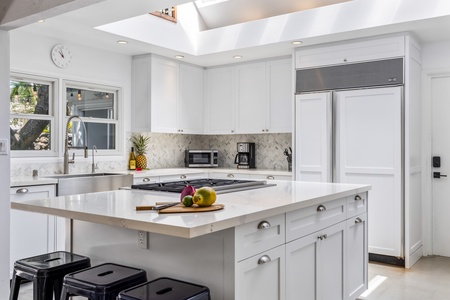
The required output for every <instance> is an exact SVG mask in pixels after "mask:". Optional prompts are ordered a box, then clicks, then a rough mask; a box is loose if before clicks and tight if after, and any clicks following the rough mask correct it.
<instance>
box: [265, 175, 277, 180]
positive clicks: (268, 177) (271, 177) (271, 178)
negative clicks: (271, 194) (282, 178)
mask: <svg viewBox="0 0 450 300" xmlns="http://www.w3.org/2000/svg"><path fill="white" fill-rule="evenodd" d="M266 178H267V179H270V180H274V179H275V177H273V176H272V175H269V176H267V177H266Z"/></svg>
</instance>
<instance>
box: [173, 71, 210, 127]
mask: <svg viewBox="0 0 450 300" xmlns="http://www.w3.org/2000/svg"><path fill="white" fill-rule="evenodd" d="M178 104H179V105H178V108H177V109H178V127H179V128H178V130H180V131H181V132H182V133H196V134H201V133H203V122H204V121H203V116H204V113H203V107H204V106H203V69H201V68H198V67H193V66H188V65H184V64H180V99H179V102H178Z"/></svg>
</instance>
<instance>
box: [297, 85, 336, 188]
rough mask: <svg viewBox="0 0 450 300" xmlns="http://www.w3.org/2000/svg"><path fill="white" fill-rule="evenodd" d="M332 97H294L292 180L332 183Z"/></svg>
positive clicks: (322, 95) (320, 95)
mask: <svg viewBox="0 0 450 300" xmlns="http://www.w3.org/2000/svg"><path fill="white" fill-rule="evenodd" d="M331 109H332V107H331V93H329V92H328V93H313V94H302V95H297V96H296V97H295V147H294V148H295V156H294V159H296V161H295V180H301V181H316V182H331V180H332V179H331V153H332V152H331V144H332V119H331Z"/></svg>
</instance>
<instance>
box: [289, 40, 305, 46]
mask: <svg viewBox="0 0 450 300" xmlns="http://www.w3.org/2000/svg"><path fill="white" fill-rule="evenodd" d="M302 43H303V42H302V41H292V42H291V44H292V45H301V44H302Z"/></svg>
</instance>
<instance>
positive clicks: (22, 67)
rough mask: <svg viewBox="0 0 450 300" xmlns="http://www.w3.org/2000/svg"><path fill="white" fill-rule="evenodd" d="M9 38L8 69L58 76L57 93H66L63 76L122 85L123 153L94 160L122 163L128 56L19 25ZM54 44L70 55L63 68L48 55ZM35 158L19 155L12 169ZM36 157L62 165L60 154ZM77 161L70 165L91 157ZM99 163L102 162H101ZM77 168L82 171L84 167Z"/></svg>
mask: <svg viewBox="0 0 450 300" xmlns="http://www.w3.org/2000/svg"><path fill="white" fill-rule="evenodd" d="M10 40H11V41H10V42H11V47H10V48H11V71H15V72H21V73H29V74H36V75H43V76H48V77H52V78H57V79H59V83H60V84H59V95H65V93H62V79H70V80H76V81H82V82H87V83H98V84H106V85H113V86H119V87H122V89H123V102H122V103H121V104H120V103H119V106H120V105H122V107H123V109H124V110H123V113H122V114H121V117H122V118H124V122H123V124H124V127H123V129H122V131H123V139H121V140H119V142H120V143H121V144H120V145H119V147H120V150H122V153H123V154H122V155H121V156H115V157H107V158H105V157H103V158H102V157H99V156H96V160H98V161H100V162H102V161H103V162H105V160H107V161H116V162H117V161H123V162H124V166H125V165H126V164H125V162H126V157H127V151H126V150H125V145H126V143H125V139H126V136H127V135H126V133H127V132H129V131H130V99H131V56H129V55H123V54H117V53H113V52H108V51H104V50H100V49H97V48H90V47H86V46H82V45H78V44H73V43H71V42H70V40H69V39H66V40H65V39H64V37H61V38H60V39H54V38H48V37H45V36H36V35H32V34H29V33H26V32H25V30H21V29H18V30H14V31H11V32H10ZM114 43H115V41H114ZM56 44H64V45H66V46H68V47H69V49H70V50H71V54H72V56H73V59H72V63H71V64H70V66H69V67H68V68H66V69H60V68H58V67H56V66H55V65H54V64H53V62H52V60H51V58H50V51H51V49H52V48H53V46H54V45H56ZM113 46H116V45H113ZM58 101H59V103H63V101H64V99H63V97H61V96H60V97H59V98H58ZM59 121H60V122H61V123H60V124H63V123H62V119H60V120H59ZM61 127H63V126H61ZM60 130H63V128H60ZM62 144H63V141H60V143H59V146H60V147H61V148H62ZM35 161H36V159H35V160H34V161H33V160H32V159H26V160H23V159H21V160H20V162H19V160H16V159H14V158H12V159H11V163H12V165H13V166H14V168H13V169H16V164H18V163H22V162H23V163H26V164H30V163H33V162H35ZM37 161H38V162H39V163H44V164H46V165H50V164H51V163H53V162H58V165H57V166H58V167H62V157H61V156H60V157H59V158H58V159H56V158H48V159H47V158H45V159H40V160H37ZM77 162H78V164H77ZM77 162H75V164H74V165H73V166H71V168H73V167H75V168H77V166H78V167H79V166H80V165H83V167H86V168H89V164H90V163H91V161H90V158H89V159H84V158H82V157H80V158H78V157H77ZM75 165H77V166H75ZM101 165H102V163H101V164H100V166H101ZM103 165H105V166H108V163H103ZM34 167H36V165H34ZM37 167H38V166H37ZM17 168H20V166H17ZM38 169H39V167H38ZM77 170H78V169H77ZM88 170H90V169H88ZM80 171H81V172H82V171H83V170H80ZM40 174H41V172H40ZM25 175H27V174H25ZM28 175H29V174H28Z"/></svg>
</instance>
